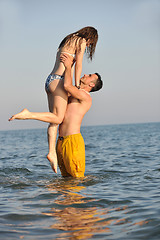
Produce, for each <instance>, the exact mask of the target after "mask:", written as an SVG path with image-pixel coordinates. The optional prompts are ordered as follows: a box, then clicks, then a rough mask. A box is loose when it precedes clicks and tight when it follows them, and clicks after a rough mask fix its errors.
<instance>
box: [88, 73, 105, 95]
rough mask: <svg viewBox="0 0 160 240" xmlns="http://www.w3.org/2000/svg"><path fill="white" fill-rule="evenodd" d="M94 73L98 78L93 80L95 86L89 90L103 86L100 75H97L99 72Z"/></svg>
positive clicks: (93, 90) (96, 89)
mask: <svg viewBox="0 0 160 240" xmlns="http://www.w3.org/2000/svg"><path fill="white" fill-rule="evenodd" d="M95 74H96V75H97V77H98V79H97V80H96V81H95V86H94V87H93V88H92V90H91V91H90V92H95V91H98V90H100V89H101V88H102V86H103V82H102V79H101V76H100V75H99V73H95Z"/></svg>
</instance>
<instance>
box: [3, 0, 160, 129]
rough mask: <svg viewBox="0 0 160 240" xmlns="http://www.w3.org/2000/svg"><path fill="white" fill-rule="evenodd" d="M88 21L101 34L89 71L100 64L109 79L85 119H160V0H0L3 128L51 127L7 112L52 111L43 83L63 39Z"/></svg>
mask: <svg viewBox="0 0 160 240" xmlns="http://www.w3.org/2000/svg"><path fill="white" fill-rule="evenodd" d="M85 26H93V27H95V28H96V29H97V30H98V34H99V39H98V43H97V47H96V51H95V55H94V58H93V60H92V62H90V61H88V60H87V59H86V56H85V55H84V59H83V70H82V76H83V74H85V73H86V74H89V73H94V72H98V73H99V74H100V75H101V77H102V80H103V83H104V86H103V89H102V90H100V91H99V92H95V93H92V94H91V96H92V98H93V103H92V107H91V109H90V111H89V112H88V113H87V114H86V116H85V118H84V120H83V123H82V125H83V126H85V125H106V124H126V123H144V122H159V121H160V31H159V29H160V1H159V0H134V1H133V0H99V1H97V0H81V1H77V0H68V1H66V0H61V1H54V0H24V1H21V0H0V36H1V37H0V63H1V64H0V65H1V67H0V69H1V70H0V79H1V80H0V83H1V88H0V130H15V129H27V128H44V127H47V125H48V124H47V123H42V122H39V121H34V120H25V121H13V122H8V118H9V117H10V116H12V115H13V114H15V113H18V112H19V111H21V110H22V109H23V108H28V109H29V110H30V111H34V112H36V111H37V112H38V111H39V112H46V111H48V104H47V97H46V93H45V90H44V83H45V80H46V78H47V76H48V75H49V73H50V72H51V70H52V68H53V65H54V61H55V55H56V51H57V48H58V45H59V43H60V42H61V40H62V39H63V38H64V37H65V36H66V35H68V34H69V33H72V32H75V31H77V30H79V29H80V28H82V27H85Z"/></svg>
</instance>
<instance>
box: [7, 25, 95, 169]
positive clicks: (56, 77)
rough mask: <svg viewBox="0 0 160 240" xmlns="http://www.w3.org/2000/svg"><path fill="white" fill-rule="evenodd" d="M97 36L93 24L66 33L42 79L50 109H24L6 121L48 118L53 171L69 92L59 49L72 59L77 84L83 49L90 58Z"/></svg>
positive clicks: (42, 119)
mask: <svg viewBox="0 0 160 240" xmlns="http://www.w3.org/2000/svg"><path fill="white" fill-rule="evenodd" d="M97 40H98V32H97V30H96V29H95V28H94V27H84V28H82V29H80V30H79V31H77V32H74V33H71V34H69V35H67V36H66V37H65V38H64V39H63V40H62V42H61V43H60V45H59V48H58V50H57V56H56V62H55V65H54V67H53V70H52V72H51V74H50V75H49V76H48V78H47V80H46V83H45V90H46V93H47V97H48V106H49V111H50V112H47V113H38V112H36V113H30V112H29V111H28V110H27V109H24V110H23V111H22V112H20V113H18V114H16V115H13V116H12V117H11V118H10V119H9V121H11V120H14V119H28V118H29V119H35V120H40V121H43V122H49V123H50V124H49V127H48V145H49V153H48V155H47V158H48V160H49V161H50V163H51V167H52V169H53V171H54V172H56V173H57V155H56V150H55V145H56V136H57V127H58V124H60V123H61V122H62V121H63V118H64V114H65V110H66V107H67V100H68V94H67V92H66V91H65V89H64V71H65V67H64V65H63V63H62V62H61V61H60V55H61V53H66V54H69V55H70V56H71V57H72V58H73V63H74V62H75V66H74V67H75V70H74V68H73V67H72V76H73V70H74V72H75V85H76V86H77V87H78V86H79V80H80V76H81V72H82V60H83V55H84V52H85V51H86V53H87V57H88V58H89V59H90V60H92V57H93V54H94V52H95V48H96V44H97Z"/></svg>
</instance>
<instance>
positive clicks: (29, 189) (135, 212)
mask: <svg viewBox="0 0 160 240" xmlns="http://www.w3.org/2000/svg"><path fill="white" fill-rule="evenodd" d="M82 135H83V137H84V140H85V144H86V172H85V177H84V178H83V179H74V178H63V177H61V174H60V171H58V174H57V175H56V174H55V173H53V172H52V170H51V167H50V165H49V162H48V161H47V160H46V154H47V151H48V147H47V137H46V129H35V130H33V129H32V130H16V131H1V132H0V187H1V191H0V207H1V208H0V239H3V240H6V239H10V240H14V239H16V240H17V239H27V240H28V239H30V240H35V239H46V240H48V239H49V240H52V239H61V240H62V239H65V240H66V239H69V240H74V239H87V240H88V239H107V240H108V239H118V240H119V239H122V240H124V239H127V240H132V239H136V240H137V239H145V240H146V239H147V240H148V239H149V240H150V239H151V240H154V239H160V123H146V124H128V125H108V126H90V127H82Z"/></svg>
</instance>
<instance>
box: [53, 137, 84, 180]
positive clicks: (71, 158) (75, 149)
mask: <svg viewBox="0 0 160 240" xmlns="http://www.w3.org/2000/svg"><path fill="white" fill-rule="evenodd" d="M56 150H57V158H58V166H59V168H60V171H61V174H62V176H63V177H67V176H72V177H84V172H85V145H84V140H83V137H82V135H81V133H78V134H73V135H69V136H64V137H59V138H58V141H57V149H56Z"/></svg>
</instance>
